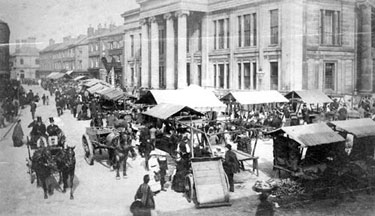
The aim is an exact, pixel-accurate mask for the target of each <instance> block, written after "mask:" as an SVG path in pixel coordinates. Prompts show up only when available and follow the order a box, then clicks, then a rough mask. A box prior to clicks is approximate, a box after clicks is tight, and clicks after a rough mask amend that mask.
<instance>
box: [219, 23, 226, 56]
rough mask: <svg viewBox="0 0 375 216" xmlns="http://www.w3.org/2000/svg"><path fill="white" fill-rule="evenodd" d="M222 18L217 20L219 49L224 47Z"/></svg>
mask: <svg viewBox="0 0 375 216" xmlns="http://www.w3.org/2000/svg"><path fill="white" fill-rule="evenodd" d="M224 35H225V32H224V19H221V20H219V49H224Z"/></svg>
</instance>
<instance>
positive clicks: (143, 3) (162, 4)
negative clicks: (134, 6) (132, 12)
mask: <svg viewBox="0 0 375 216" xmlns="http://www.w3.org/2000/svg"><path fill="white" fill-rule="evenodd" d="M137 3H138V4H140V8H141V9H140V18H147V17H151V16H158V15H162V14H165V13H170V12H176V11H181V10H182V11H198V12H207V11H208V0H163V1H160V0H137Z"/></svg>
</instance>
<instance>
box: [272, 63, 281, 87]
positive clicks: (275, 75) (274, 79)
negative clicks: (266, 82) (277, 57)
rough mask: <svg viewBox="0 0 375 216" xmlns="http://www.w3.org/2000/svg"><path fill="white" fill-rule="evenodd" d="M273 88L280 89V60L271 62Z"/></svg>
mask: <svg viewBox="0 0 375 216" xmlns="http://www.w3.org/2000/svg"><path fill="white" fill-rule="evenodd" d="M270 67H271V90H278V89H279V65H278V62H271V63H270Z"/></svg>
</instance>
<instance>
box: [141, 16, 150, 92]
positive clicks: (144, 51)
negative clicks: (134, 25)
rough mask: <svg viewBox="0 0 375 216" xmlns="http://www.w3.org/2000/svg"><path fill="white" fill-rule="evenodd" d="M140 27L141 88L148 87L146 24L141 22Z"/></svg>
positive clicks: (144, 20) (145, 21)
mask: <svg viewBox="0 0 375 216" xmlns="http://www.w3.org/2000/svg"><path fill="white" fill-rule="evenodd" d="M141 26H142V42H141V43H142V71H141V83H142V86H143V87H149V50H148V43H149V41H148V22H147V19H142V20H141Z"/></svg>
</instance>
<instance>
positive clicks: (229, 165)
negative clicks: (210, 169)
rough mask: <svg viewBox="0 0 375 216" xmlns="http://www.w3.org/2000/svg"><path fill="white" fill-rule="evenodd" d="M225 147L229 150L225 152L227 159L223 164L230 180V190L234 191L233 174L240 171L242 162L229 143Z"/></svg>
mask: <svg viewBox="0 0 375 216" xmlns="http://www.w3.org/2000/svg"><path fill="white" fill-rule="evenodd" d="M225 147H226V148H227V149H228V151H227V152H225V161H224V163H223V166H224V171H225V173H226V174H227V176H228V180H229V191H230V192H234V181H233V176H234V173H237V172H239V171H240V162H239V161H238V159H237V156H236V154H235V153H234V152H233V151H232V146H231V145H230V144H227V145H226V146H225Z"/></svg>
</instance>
